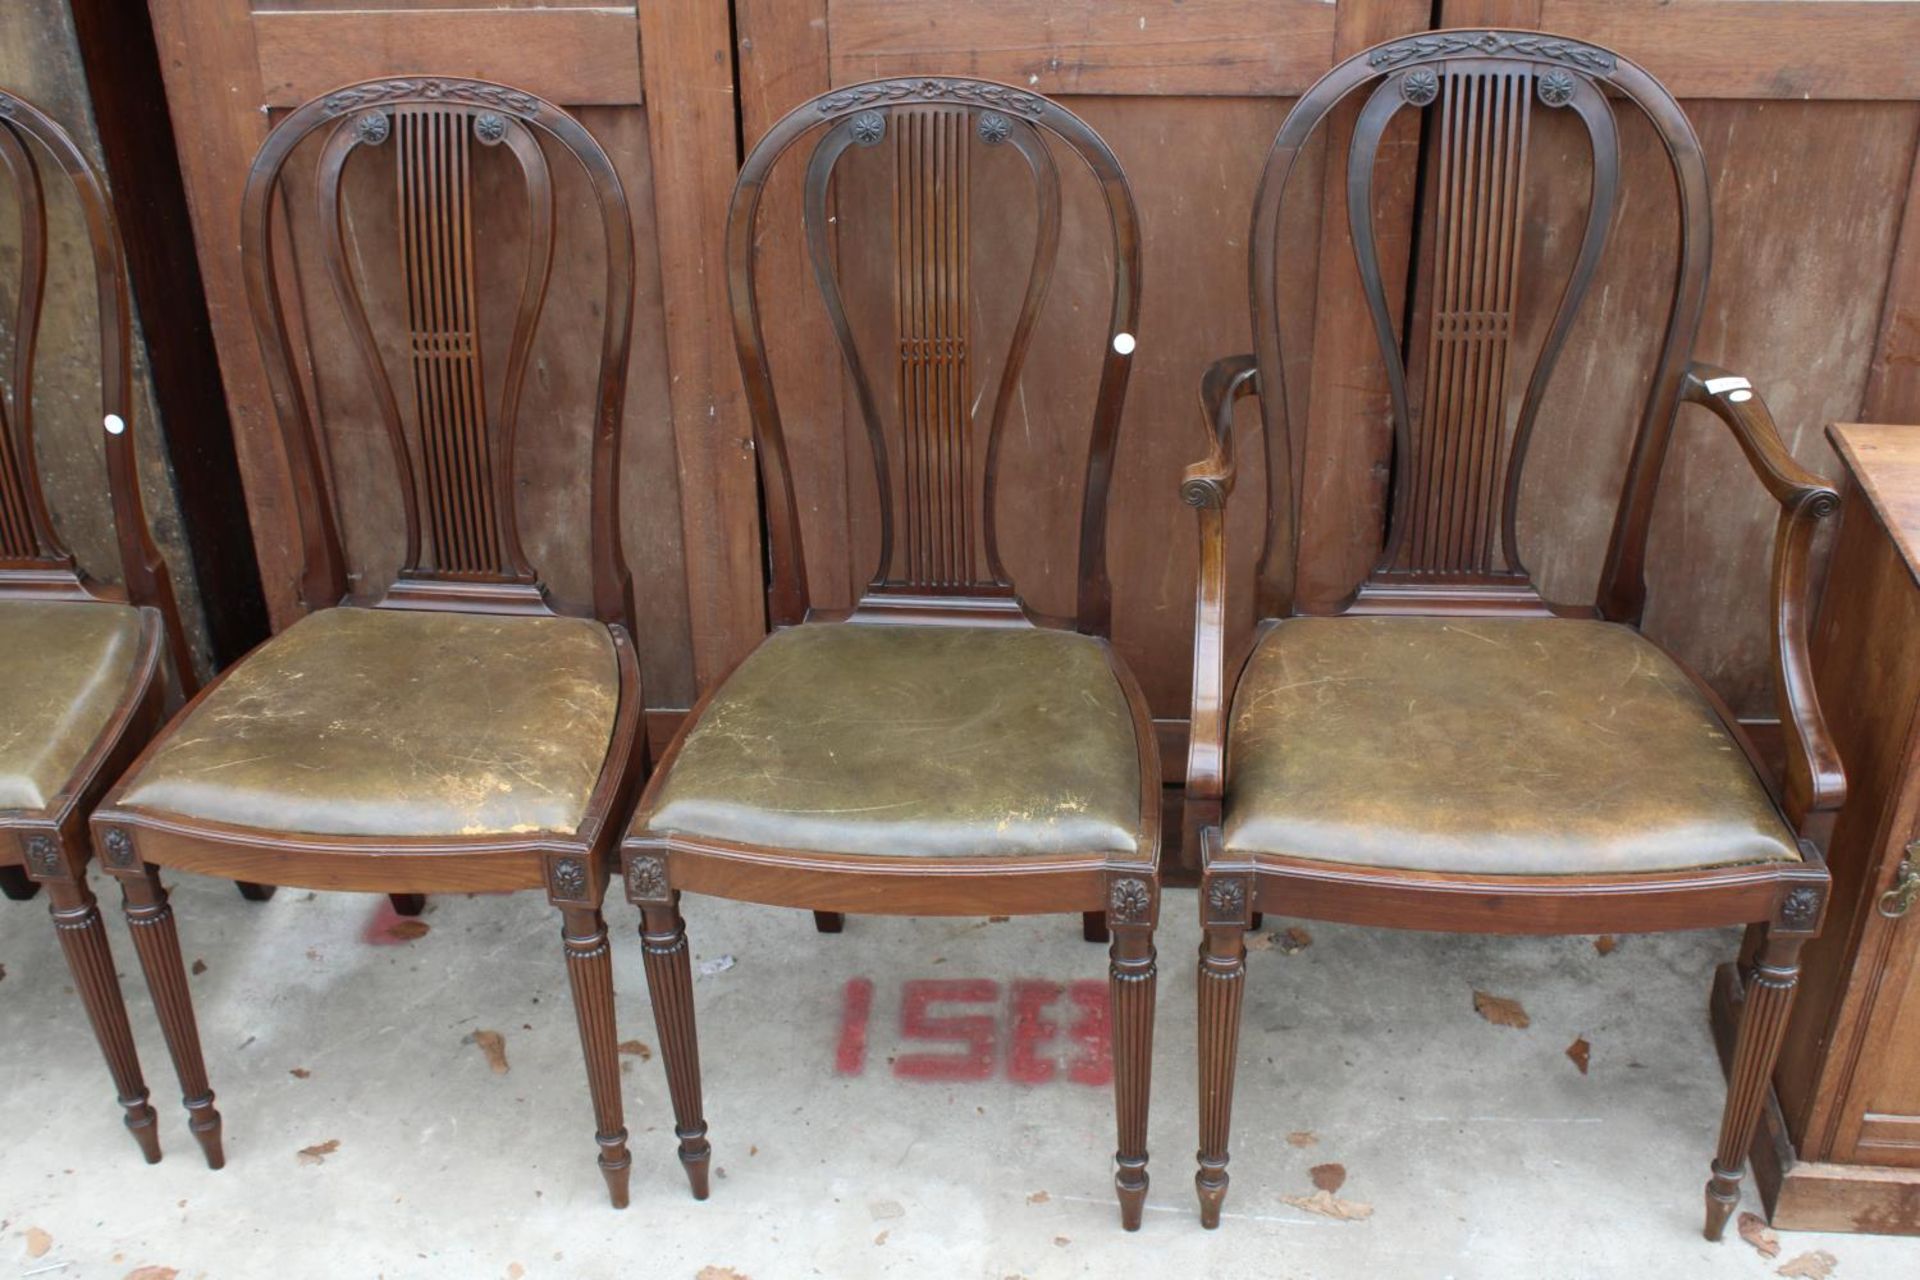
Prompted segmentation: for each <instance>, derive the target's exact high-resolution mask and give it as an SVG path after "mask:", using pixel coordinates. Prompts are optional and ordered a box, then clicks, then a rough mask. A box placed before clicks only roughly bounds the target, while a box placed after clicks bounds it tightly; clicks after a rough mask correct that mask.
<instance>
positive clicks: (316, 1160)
mask: <svg viewBox="0 0 1920 1280" xmlns="http://www.w3.org/2000/svg"><path fill="white" fill-rule="evenodd" d="M339 1149H340V1139H338V1138H328V1139H327V1140H326V1141H325V1142H316V1143H314V1144H313V1145H312V1146H310V1147H302V1148H300V1163H301V1164H325V1163H326V1162H327V1157H328V1156H330V1155H332V1154H333V1153H334V1152H336V1151H338V1150H339Z"/></svg>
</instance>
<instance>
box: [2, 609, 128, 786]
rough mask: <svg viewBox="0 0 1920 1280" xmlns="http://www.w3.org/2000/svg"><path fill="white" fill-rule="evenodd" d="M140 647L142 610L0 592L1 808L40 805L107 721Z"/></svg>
mask: <svg viewBox="0 0 1920 1280" xmlns="http://www.w3.org/2000/svg"><path fill="white" fill-rule="evenodd" d="M139 657H140V611H139V610H138V609H135V608H133V607H131V606H129V605H116V604H89V603H84V602H78V601H72V602H68V601H61V602H42V601H37V600H7V601H0V810H5V809H45V808H46V807H47V806H49V805H50V804H52V803H53V799H54V797H55V796H56V795H58V794H59V792H60V789H61V787H62V786H63V785H65V784H66V782H67V781H68V780H69V779H70V778H72V777H73V772H74V770H75V769H77V768H79V767H80V762H81V761H82V760H84V759H85V758H86V755H87V752H88V751H90V750H92V749H93V745H94V743H96V742H97V741H99V738H100V735H101V733H102V732H104V731H105V730H106V727H107V722H108V720H109V719H111V718H112V716H113V710H114V708H115V707H116V706H118V705H119V704H120V700H121V699H122V698H123V697H124V696H125V695H126V692H127V682H128V681H129V680H130V679H132V677H133V671H134V666H135V664H136V663H137V662H138V660H139Z"/></svg>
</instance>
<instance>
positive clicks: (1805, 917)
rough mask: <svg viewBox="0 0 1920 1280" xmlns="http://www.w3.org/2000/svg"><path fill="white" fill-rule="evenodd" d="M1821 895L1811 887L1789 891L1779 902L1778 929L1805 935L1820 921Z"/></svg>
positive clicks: (1806, 886)
mask: <svg viewBox="0 0 1920 1280" xmlns="http://www.w3.org/2000/svg"><path fill="white" fill-rule="evenodd" d="M1820 904H1821V894H1820V891H1819V890H1818V889H1815V888H1813V887H1812V886H1811V885H1801V886H1800V887H1799V888H1797V889H1789V890H1788V891H1787V896H1786V897H1785V898H1782V899H1781V900H1780V927H1781V928H1782V929H1786V930H1788V931H1790V932H1793V933H1806V932H1808V931H1809V930H1811V929H1812V928H1813V926H1814V925H1815V923H1817V922H1818V921H1819V919H1820Z"/></svg>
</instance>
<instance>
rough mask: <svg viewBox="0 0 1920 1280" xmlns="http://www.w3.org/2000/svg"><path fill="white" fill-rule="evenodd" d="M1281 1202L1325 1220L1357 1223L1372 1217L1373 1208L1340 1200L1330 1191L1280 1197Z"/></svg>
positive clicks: (1355, 1201) (1352, 1201) (1355, 1202)
mask: <svg viewBox="0 0 1920 1280" xmlns="http://www.w3.org/2000/svg"><path fill="white" fill-rule="evenodd" d="M1280 1199H1281V1201H1282V1202H1283V1203H1286V1204H1290V1205H1292V1206H1293V1207H1294V1208H1296V1209H1305V1210H1306V1211H1307V1212H1308V1213H1317V1214H1319V1215H1321V1216H1322V1217H1325V1218H1338V1219H1340V1221H1342V1222H1359V1221H1361V1220H1362V1219H1365V1218H1371V1217H1372V1216H1373V1206H1372V1205H1370V1204H1362V1203H1361V1202H1360V1201H1358V1200H1342V1199H1340V1198H1339V1197H1338V1196H1336V1195H1334V1194H1333V1192H1331V1191H1316V1192H1314V1193H1313V1194H1312V1195H1310V1196H1281V1197H1280Z"/></svg>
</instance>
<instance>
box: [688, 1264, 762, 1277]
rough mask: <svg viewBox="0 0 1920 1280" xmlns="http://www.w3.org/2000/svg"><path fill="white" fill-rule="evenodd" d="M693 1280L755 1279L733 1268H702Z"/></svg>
mask: <svg viewBox="0 0 1920 1280" xmlns="http://www.w3.org/2000/svg"><path fill="white" fill-rule="evenodd" d="M693 1280H753V1277H751V1276H749V1275H747V1274H746V1273H745V1272H743V1271H735V1270H734V1269H733V1268H732V1267H702V1268H700V1274H699V1275H697V1276H695V1277H694V1278H693Z"/></svg>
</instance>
